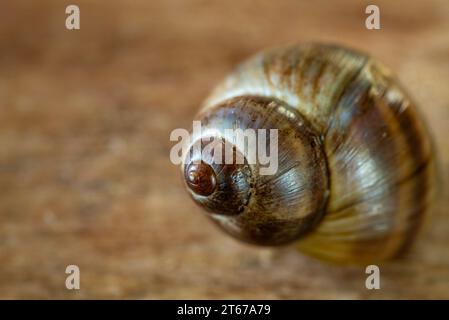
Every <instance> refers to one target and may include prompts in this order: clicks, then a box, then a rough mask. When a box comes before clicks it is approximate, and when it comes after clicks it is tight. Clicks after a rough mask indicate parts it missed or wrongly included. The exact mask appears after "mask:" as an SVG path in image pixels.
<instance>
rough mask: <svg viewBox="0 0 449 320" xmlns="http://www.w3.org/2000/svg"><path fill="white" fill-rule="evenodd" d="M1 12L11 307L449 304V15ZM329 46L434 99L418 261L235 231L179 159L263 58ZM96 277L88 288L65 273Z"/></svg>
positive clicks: (284, 8) (38, 7) (4, 227)
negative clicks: (430, 185) (428, 195)
mask: <svg viewBox="0 0 449 320" xmlns="http://www.w3.org/2000/svg"><path fill="white" fill-rule="evenodd" d="M68 4H71V2H70V3H69V2H67V3H65V1H56V0H54V1H36V2H30V1H14V2H13V1H9V2H6V1H4V2H1V3H0V190H1V192H0V298H63V299H77V298H131V299H133V298H145V299H157V298H290V299H303V298H312V299H315V298H337V299H372V298H374V299H376V298H380V299H384V298H401V299H406V298H446V299H449V217H448V215H447V213H448V211H447V207H448V204H449V197H448V196H449V193H448V190H447V188H444V186H445V184H447V182H449V170H448V169H449V151H448V149H447V145H448V142H447V135H448V133H449V131H448V121H449V90H447V83H448V80H449V41H448V39H449V4H448V2H447V1H445V0H440V1H437V0H433V1H394V2H391V1H389V2H387V1H376V4H378V5H379V7H380V9H381V24H382V29H381V30H380V31H368V30H366V29H365V27H364V19H365V17H366V15H365V14H364V9H365V7H366V5H367V4H369V3H368V2H364V1H361V2H360V1H339V2H338V3H337V2H335V3H330V2H329V1H321V0H318V1H313V2H310V1H293V0H291V1H280V2H277V1H272V2H271V1H257V2H253V1H248V0H243V1H230V2H210V1H189V2H187V1H151V2H149V1H143V0H142V1H132V2H131V1H128V2H127V1H108V2H100V1H97V2H93V1H77V4H78V5H79V6H80V9H81V30H79V31H68V30H66V29H65V26H64V22H65V17H66V16H65V6H66V5H68ZM304 41H330V42H336V43H341V44H343V45H346V46H349V47H353V48H355V49H359V50H362V51H366V52H369V53H370V54H371V55H372V56H374V57H376V58H378V59H379V60H381V61H382V62H384V63H385V64H386V65H388V66H390V67H391V68H392V69H393V70H394V71H395V72H396V73H397V75H398V77H399V79H400V80H401V82H402V83H403V84H404V86H405V87H406V88H407V89H408V91H410V92H411V93H412V95H413V97H414V98H415V100H416V102H417V104H418V105H419V106H421V113H422V116H423V117H424V118H425V120H426V122H427V123H428V124H429V126H430V129H431V130H432V132H433V134H434V137H435V145H436V147H437V150H438V156H439V159H440V167H441V174H440V177H441V184H442V189H441V192H440V199H441V200H440V201H439V202H437V203H436V204H435V207H434V210H433V216H432V218H431V219H430V220H429V221H428V228H427V230H426V232H425V233H424V234H423V235H421V237H420V238H419V239H418V242H417V243H416V245H415V246H414V247H413V249H412V251H410V252H409V254H407V255H406V256H404V257H402V258H401V259H398V260H396V261H393V262H390V263H387V264H385V265H383V266H381V275H382V278H381V287H382V289H381V290H377V291H368V290H366V289H365V285H364V284H365V276H366V275H365V273H364V269H363V268H360V267H344V268H342V267H336V266H331V265H326V264H323V263H321V262H318V261H316V260H313V259H311V258H307V257H305V256H301V255H300V254H298V253H297V252H295V251H294V250H292V249H290V248H285V249H281V250H275V251H273V250H269V249H260V248H256V247H252V246H248V245H244V244H241V243H239V242H236V241H235V240H233V239H231V238H229V237H228V236H226V235H224V234H223V233H221V232H219V230H218V229H217V228H216V227H215V226H214V225H213V224H211V223H210V222H209V221H208V220H207V219H206V217H204V216H203V215H202V214H201V210H200V209H199V208H197V207H196V206H195V205H194V203H193V202H192V201H191V200H190V199H189V196H188V194H187V193H186V192H185V191H184V188H183V185H182V181H181V175H180V170H179V168H177V167H175V166H173V165H172V164H171V163H170V161H169V152H170V148H171V146H172V145H173V143H172V142H170V141H169V134H170V132H171V130H173V129H174V128H190V127H191V119H192V118H193V116H194V114H195V113H196V111H197V110H198V108H199V106H200V104H201V102H202V100H203V99H204V98H205V97H206V96H207V94H208V93H209V92H210V90H211V89H212V88H213V86H214V85H215V84H216V83H218V82H219V81H220V80H221V79H222V78H223V77H224V76H225V75H226V74H227V73H228V72H229V71H230V70H231V68H232V67H234V66H235V65H236V64H237V63H238V62H240V61H242V60H244V59H245V58H247V57H248V56H250V55H252V54H254V53H256V52H257V51H259V50H261V49H264V48H267V47H271V46H280V45H285V44H290V43H296V42H304ZM69 264H76V265H78V266H79V267H80V269H81V290H79V291H69V290H67V289H66V288H65V285H64V283H65V277H66V274H65V273H64V271H65V268H66V266H67V265H69Z"/></svg>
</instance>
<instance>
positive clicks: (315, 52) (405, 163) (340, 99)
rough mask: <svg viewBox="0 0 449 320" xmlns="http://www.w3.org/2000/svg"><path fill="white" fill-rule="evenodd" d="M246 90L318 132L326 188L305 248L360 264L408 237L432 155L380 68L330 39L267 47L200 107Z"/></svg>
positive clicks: (421, 207) (417, 219) (409, 108)
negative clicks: (320, 214) (280, 105)
mask: <svg viewBox="0 0 449 320" xmlns="http://www.w3.org/2000/svg"><path fill="white" fill-rule="evenodd" d="M245 96H255V97H264V98H267V99H276V100H279V101H282V102H283V103H285V105H287V106H290V107H291V108H294V109H296V110H297V111H298V112H299V113H300V114H301V115H302V116H303V117H304V118H305V119H306V120H307V121H308V122H309V123H310V125H311V126H312V128H311V129H312V130H313V131H314V132H316V133H317V135H318V136H319V137H320V139H321V142H322V146H323V152H324V153H325V157H326V161H327V166H328V172H329V183H330V186H329V191H330V196H329V200H328V202H327V208H326V212H325V214H324V218H323V219H322V221H321V222H320V223H319V224H318V226H316V227H315V229H314V230H313V231H312V232H309V233H308V234H307V235H306V236H304V237H302V238H301V239H300V240H299V242H298V246H299V248H300V249H301V250H302V251H304V252H306V253H308V254H311V255H314V256H317V257H320V258H322V259H326V260H331V261H336V262H340V263H354V262H357V263H367V262H379V261H380V260H384V259H387V258H389V257H391V256H393V255H395V254H396V253H398V252H399V251H401V250H402V249H403V248H404V247H406V246H407V245H408V244H409V243H410V242H411V239H412V238H413V237H414V236H415V234H416V232H417V230H418V229H419V226H420V225H421V222H422V218H423V216H424V213H425V211H426V210H427V207H428V205H429V203H430V200H431V196H432V185H433V179H434V174H435V169H434V161H433V157H432V150H431V142H430V139H429V135H428V132H427V131H426V128H425V126H424V124H423V122H422V121H421V118H420V117H419V115H418V114H417V111H416V110H415V107H414V106H413V104H412V102H411V101H410V99H409V98H408V97H407V95H406V94H405V93H404V91H403V89H402V88H400V86H399V85H398V83H397V80H396V79H395V78H394V77H393V76H392V74H391V72H390V71H389V70H388V69H387V68H386V67H384V66H383V65H381V64H380V63H378V62H376V61H375V60H373V59H371V58H369V57H367V56H366V55H363V54H360V53H357V52H354V51H351V50H348V49H344V48H340V47H336V46H328V45H318V44H308V45H303V46H293V47H290V48H286V49H274V50H271V51H267V52H264V53H262V54H259V55H257V56H255V57H254V58H252V59H250V60H249V61H248V62H246V63H244V64H242V65H241V66H239V67H238V68H237V70H236V71H235V72H233V73H232V74H231V75H230V76H228V77H227V78H226V79H225V81H224V82H223V83H222V84H221V85H219V86H218V87H217V88H216V90H215V91H214V92H213V93H212V95H211V96H210V97H209V98H208V99H207V100H206V102H205V104H204V106H203V111H202V112H207V110H209V109H210V108H213V107H214V106H216V105H217V104H220V103H221V102H223V101H226V100H229V99H232V98H235V97H245Z"/></svg>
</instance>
